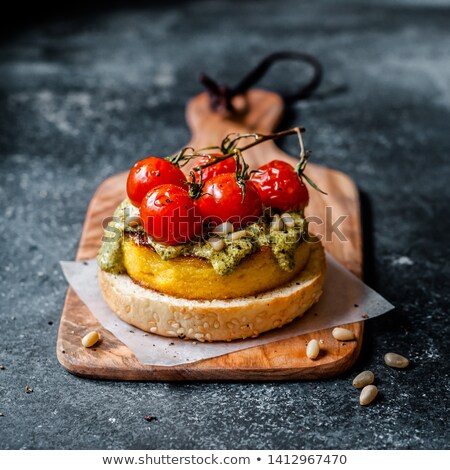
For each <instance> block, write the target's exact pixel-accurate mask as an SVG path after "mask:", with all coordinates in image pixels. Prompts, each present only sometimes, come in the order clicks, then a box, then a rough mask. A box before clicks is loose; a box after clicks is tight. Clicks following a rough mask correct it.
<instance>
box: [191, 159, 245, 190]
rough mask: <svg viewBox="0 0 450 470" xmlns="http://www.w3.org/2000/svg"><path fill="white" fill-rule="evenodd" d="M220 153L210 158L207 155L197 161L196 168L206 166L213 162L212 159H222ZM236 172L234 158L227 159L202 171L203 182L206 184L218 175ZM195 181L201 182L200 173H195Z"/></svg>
mask: <svg viewBox="0 0 450 470" xmlns="http://www.w3.org/2000/svg"><path fill="white" fill-rule="evenodd" d="M220 156H222V154H220V153H212V154H211V155H210V156H209V155H205V156H204V157H200V158H198V159H197V160H196V162H195V166H201V165H205V164H206V163H209V162H210V161H211V157H220ZM235 171H236V161H235V159H234V158H231V157H230V158H226V159H225V160H222V161H219V162H217V163H215V164H214V165H211V166H208V167H206V168H203V169H202V170H201V173H202V181H203V183H206V182H207V181H209V180H210V179H211V178H214V177H215V176H217V175H222V174H224V173H234V172H235ZM195 180H196V181H197V182H198V181H199V180H200V171H196V172H195Z"/></svg>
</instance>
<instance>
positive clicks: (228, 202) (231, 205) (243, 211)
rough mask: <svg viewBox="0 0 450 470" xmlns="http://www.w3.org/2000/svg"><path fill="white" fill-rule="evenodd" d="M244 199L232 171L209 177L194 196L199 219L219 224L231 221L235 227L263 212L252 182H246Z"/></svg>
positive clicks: (252, 220)
mask: <svg viewBox="0 0 450 470" xmlns="http://www.w3.org/2000/svg"><path fill="white" fill-rule="evenodd" d="M245 188H246V191H245V198H244V200H243V201H242V190H241V188H240V187H239V185H238V184H237V182H236V175H235V174H234V173H224V174H222V175H217V176H215V177H214V178H211V179H210V180H208V181H207V182H206V184H205V186H204V188H203V193H204V194H203V195H202V196H201V197H200V198H199V199H197V206H198V207H199V209H200V213H201V216H202V218H203V219H204V220H205V222H207V223H211V224H212V225H219V224H221V223H223V222H231V223H232V224H233V225H234V226H235V227H236V228H238V227H243V226H245V225H248V224H249V223H251V222H255V221H256V220H257V219H258V217H259V216H260V215H261V212H262V203H261V198H260V196H259V194H258V190H257V189H256V187H255V185H254V184H253V183H252V182H251V181H246V182H245Z"/></svg>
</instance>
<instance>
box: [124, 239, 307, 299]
mask: <svg viewBox="0 0 450 470" xmlns="http://www.w3.org/2000/svg"><path fill="white" fill-rule="evenodd" d="M309 254H310V245H309V243H306V242H302V243H300V244H299V246H298V247H297V250H296V252H295V258H294V259H295V266H294V269H293V270H292V271H284V270H283V269H281V268H280V266H279V264H278V262H277V260H276V258H275V256H274V255H273V253H272V250H271V248H270V247H268V246H263V247H262V248H261V249H260V250H258V251H257V252H255V253H253V254H251V255H248V256H247V257H246V258H244V259H243V260H242V261H241V263H240V264H239V265H238V266H237V268H236V269H235V270H234V271H233V272H232V273H231V274H228V275H226V276H220V275H219V274H217V273H216V272H215V271H214V269H213V267H212V265H211V263H210V261H208V260H207V259H204V258H199V257H197V256H178V257H176V258H173V259H169V260H163V259H162V258H161V257H160V256H159V255H158V254H157V253H156V252H155V251H154V249H153V248H152V247H151V246H149V245H143V244H139V243H138V242H137V241H136V240H135V239H134V238H129V237H125V239H124V243H123V261H124V266H125V268H126V270H127V273H128V275H129V276H130V277H131V279H133V281H135V282H137V283H138V284H140V285H142V286H144V287H150V288H151V289H154V290H156V291H159V292H162V293H164V294H168V295H172V296H175V297H182V298H185V299H197V300H212V299H234V298H238V297H246V296H249V295H255V294H259V293H261V292H266V291H268V290H271V289H275V288H277V287H279V286H282V285H283V284H286V283H287V282H289V281H290V280H291V279H293V278H294V277H295V276H296V274H298V273H299V272H300V271H301V270H302V269H303V268H304V267H305V265H306V263H307V262H308V259H309Z"/></svg>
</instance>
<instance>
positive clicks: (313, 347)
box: [306, 339, 320, 359]
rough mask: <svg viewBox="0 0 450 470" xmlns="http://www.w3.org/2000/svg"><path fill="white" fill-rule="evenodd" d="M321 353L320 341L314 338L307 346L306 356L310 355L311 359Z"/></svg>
mask: <svg viewBox="0 0 450 470" xmlns="http://www.w3.org/2000/svg"><path fill="white" fill-rule="evenodd" d="M319 353H320V346H319V342H318V341H317V339H312V340H311V341H310V342H309V343H308V346H307V347H306V356H307V357H309V359H316V358H317V356H318V355H319Z"/></svg>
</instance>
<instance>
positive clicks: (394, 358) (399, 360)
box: [384, 352, 409, 369]
mask: <svg viewBox="0 0 450 470" xmlns="http://www.w3.org/2000/svg"><path fill="white" fill-rule="evenodd" d="M384 362H385V364H386V365H387V366H389V367H394V368H396V369H404V368H405V367H408V366H409V360H408V359H407V358H406V357H404V356H401V355H400V354H397V353H393V352H390V353H387V354H385V355H384Z"/></svg>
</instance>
